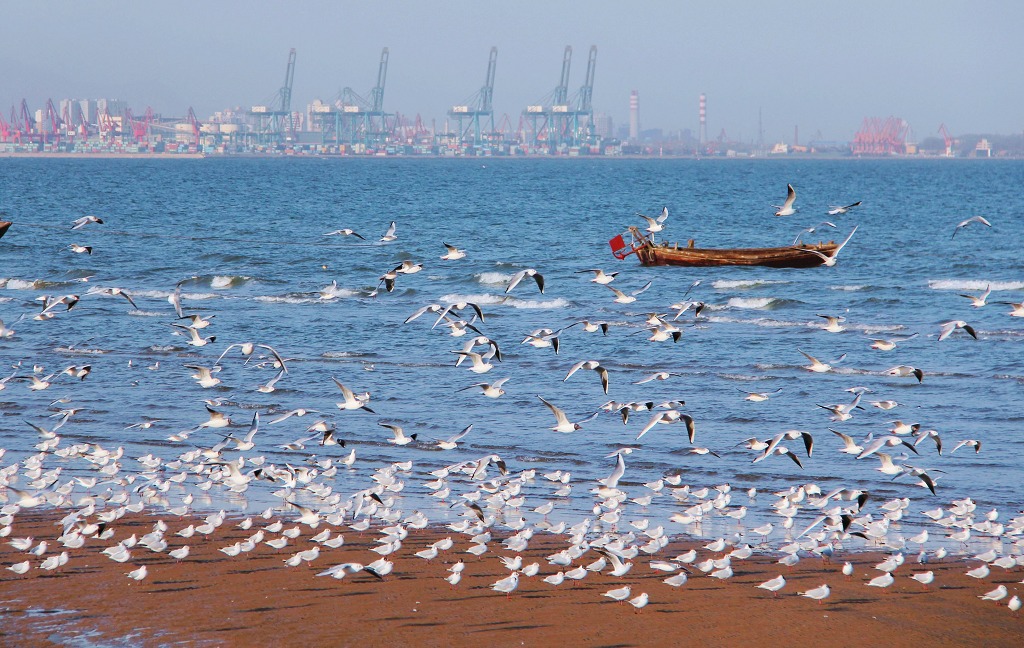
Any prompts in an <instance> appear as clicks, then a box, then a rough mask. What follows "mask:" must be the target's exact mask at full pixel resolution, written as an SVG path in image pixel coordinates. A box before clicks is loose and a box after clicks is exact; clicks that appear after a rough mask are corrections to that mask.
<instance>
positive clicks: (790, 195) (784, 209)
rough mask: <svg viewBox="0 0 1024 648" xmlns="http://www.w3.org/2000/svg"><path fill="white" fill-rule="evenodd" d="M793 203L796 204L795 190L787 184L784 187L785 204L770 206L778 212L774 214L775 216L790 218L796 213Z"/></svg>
mask: <svg viewBox="0 0 1024 648" xmlns="http://www.w3.org/2000/svg"><path fill="white" fill-rule="evenodd" d="M795 202H796V189H794V188H793V185H791V184H787V185H786V202H784V203H782V205H772V207H775V208H776V209H777V210H778V211H776V212H775V215H776V216H792V215H793V214H795V213H796V208H795V207H793V203H795Z"/></svg>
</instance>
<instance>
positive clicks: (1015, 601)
mask: <svg viewBox="0 0 1024 648" xmlns="http://www.w3.org/2000/svg"><path fill="white" fill-rule="evenodd" d="M1006 607H1008V608H1010V612H1019V611H1020V608H1021V601H1020V597H1019V596H1017V595H1016V594H1014V595H1013V598H1011V599H1010V602H1009V603H1007V604H1006Z"/></svg>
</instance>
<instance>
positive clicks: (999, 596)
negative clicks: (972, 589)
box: [978, 585, 1009, 603]
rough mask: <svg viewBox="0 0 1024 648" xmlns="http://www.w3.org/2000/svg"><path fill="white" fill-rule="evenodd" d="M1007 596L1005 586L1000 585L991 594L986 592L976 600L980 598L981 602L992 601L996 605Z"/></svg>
mask: <svg viewBox="0 0 1024 648" xmlns="http://www.w3.org/2000/svg"><path fill="white" fill-rule="evenodd" d="M1007 594H1009V592H1008V591H1007V589H1006V585H1000V586H999V587H997V588H995V589H994V590H992V591H991V592H986V593H985V594H982V595H981V596H979V597H978V598H980V599H981V600H982V601H993V602H995V603H998V602H999V601H1002V600H1003V599H1004V598H1006V595H1007Z"/></svg>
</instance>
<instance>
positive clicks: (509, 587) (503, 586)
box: [491, 572, 519, 598]
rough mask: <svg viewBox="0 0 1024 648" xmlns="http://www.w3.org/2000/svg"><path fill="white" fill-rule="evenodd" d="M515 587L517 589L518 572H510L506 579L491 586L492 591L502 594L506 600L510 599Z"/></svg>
mask: <svg viewBox="0 0 1024 648" xmlns="http://www.w3.org/2000/svg"><path fill="white" fill-rule="evenodd" d="M517 587H519V572H512V574H511V575H509V576H508V577H506V578H502V579H501V580H499V581H497V582H496V583H494V584H493V585H491V589H492V590H494V591H495V592H502V593H504V594H505V596H506V597H507V598H511V597H512V592H514V591H515V590H516V588H517Z"/></svg>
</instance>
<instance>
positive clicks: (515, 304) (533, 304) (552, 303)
mask: <svg viewBox="0 0 1024 648" xmlns="http://www.w3.org/2000/svg"><path fill="white" fill-rule="evenodd" d="M505 303H506V304H508V305H509V306H511V307H512V308H565V307H566V306H568V305H569V300H568V299H562V298H561V297H559V298H557V299H547V300H540V299H509V300H508V301H507V302H505Z"/></svg>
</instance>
